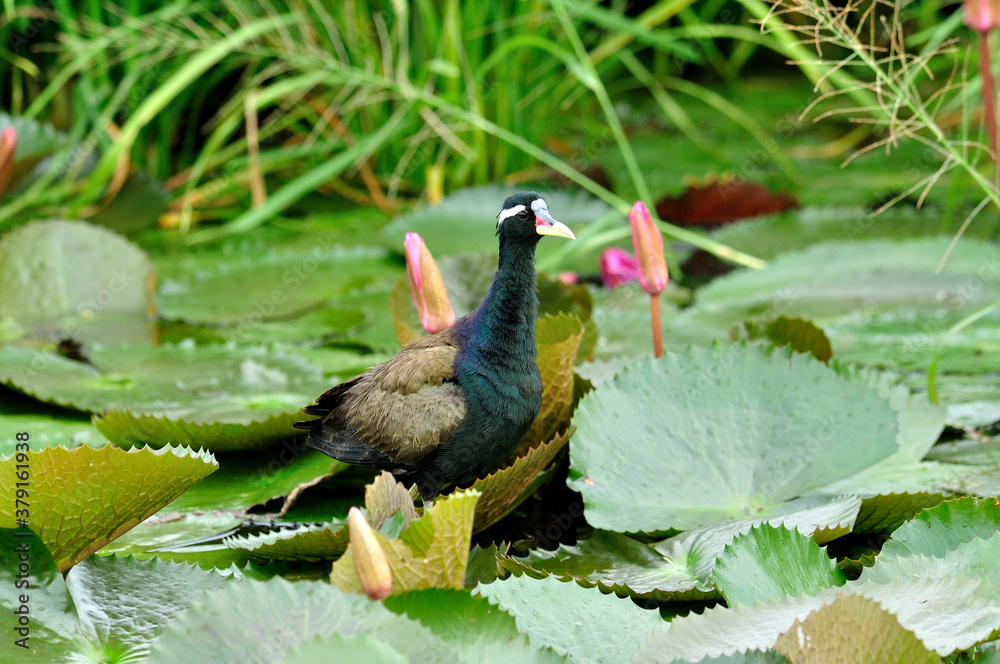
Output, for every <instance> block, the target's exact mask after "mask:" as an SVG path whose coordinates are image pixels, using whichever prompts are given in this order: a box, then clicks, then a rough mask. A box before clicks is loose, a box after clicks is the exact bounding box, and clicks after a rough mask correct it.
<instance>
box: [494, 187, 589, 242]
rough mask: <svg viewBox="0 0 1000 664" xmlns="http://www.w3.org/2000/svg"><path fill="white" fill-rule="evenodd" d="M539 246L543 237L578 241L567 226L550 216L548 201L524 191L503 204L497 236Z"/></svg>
mask: <svg viewBox="0 0 1000 664" xmlns="http://www.w3.org/2000/svg"><path fill="white" fill-rule="evenodd" d="M501 233H502V234H503V235H504V236H505V237H509V238H514V239H518V240H521V241H529V240H530V241H533V242H537V241H538V240H539V239H541V236H542V235H553V236H555V237H564V238H567V239H569V240H575V239H576V236H575V235H573V231H571V230H570V229H569V228H568V227H567V226H566V224H563V223H561V222H558V221H556V220H555V219H553V218H552V215H550V214H549V206H548V204H547V203H546V202H545V199H544V198H542V197H541V196H540V195H538V194H537V193H535V192H533V191H521V192H518V193H516V194H514V195H513V196H510V197H509V198H508V199H507V200H505V201H504V202H503V207H502V208H501V209H500V214H498V215H497V235H500V234H501Z"/></svg>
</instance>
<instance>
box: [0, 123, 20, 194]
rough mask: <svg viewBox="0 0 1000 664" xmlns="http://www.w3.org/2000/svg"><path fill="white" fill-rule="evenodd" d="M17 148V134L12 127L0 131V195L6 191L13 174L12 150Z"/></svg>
mask: <svg viewBox="0 0 1000 664" xmlns="http://www.w3.org/2000/svg"><path fill="white" fill-rule="evenodd" d="M16 147H17V132H16V131H15V130H14V128H13V127H7V128H5V129H4V130H3V131H0V195H2V194H3V192H5V191H7V185H8V184H9V183H10V177H11V175H13V173H14V149H15V148H16Z"/></svg>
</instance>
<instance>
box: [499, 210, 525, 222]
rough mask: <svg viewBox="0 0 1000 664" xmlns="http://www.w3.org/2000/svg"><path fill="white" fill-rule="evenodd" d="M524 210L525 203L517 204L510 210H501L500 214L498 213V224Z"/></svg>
mask: <svg viewBox="0 0 1000 664" xmlns="http://www.w3.org/2000/svg"><path fill="white" fill-rule="evenodd" d="M524 211H525V207H524V206H523V205H515V206H514V207H512V208H511V209H509V210H501V211H500V214H498V215H497V226H499V225H500V224H502V223H503V222H504V220H505V219H510V218H511V217H513V216H515V215H517V214H520V213H521V212H524Z"/></svg>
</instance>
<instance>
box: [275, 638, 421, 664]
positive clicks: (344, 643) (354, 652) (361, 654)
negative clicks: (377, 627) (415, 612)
mask: <svg viewBox="0 0 1000 664" xmlns="http://www.w3.org/2000/svg"><path fill="white" fill-rule="evenodd" d="M330 653H337V658H338V659H340V660H341V661H345V662H365V664H407V662H409V661H410V660H409V658H407V657H406V655H404V654H403V653H402V652H400V651H399V650H397V649H396V648H393V647H392V646H391V645H389V644H388V643H386V642H385V641H380V640H378V639H376V638H375V637H373V636H369V635H368V634H354V635H352V636H344V635H342V634H337V633H336V632H333V633H331V634H323V635H320V636H317V637H315V638H314V639H312V640H310V641H306V642H304V643H302V644H301V645H298V646H295V647H294V648H292V649H291V650H289V651H288V654H287V655H286V656H285V657H284V658H282V660H281V664H314V662H321V661H323V660H324V659H325V658H327V657H329V656H330Z"/></svg>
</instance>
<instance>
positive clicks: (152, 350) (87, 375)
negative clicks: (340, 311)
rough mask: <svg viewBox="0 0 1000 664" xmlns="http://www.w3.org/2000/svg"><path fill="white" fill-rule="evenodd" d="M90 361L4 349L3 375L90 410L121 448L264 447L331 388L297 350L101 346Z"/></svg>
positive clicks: (44, 396)
mask: <svg viewBox="0 0 1000 664" xmlns="http://www.w3.org/2000/svg"><path fill="white" fill-rule="evenodd" d="M88 359H89V360H90V363H89V364H86V363H83V362H75V361H73V360H69V359H67V358H64V357H61V356H59V355H54V354H51V353H44V352H41V351H36V350H31V349H27V348H19V347H13V346H6V347H4V348H3V349H2V350H0V382H3V383H5V384H7V385H9V386H11V387H14V388H15V389H17V390H20V391H22V392H25V393H27V394H30V395H32V396H34V397H36V398H38V399H41V400H43V401H47V402H50V403H56V404H59V405H62V406H68V407H71V408H76V409H78V410H83V411H89V412H93V413H105V412H108V415H107V419H105V418H104V417H103V416H101V417H98V418H97V419H96V421H95V424H96V425H97V427H98V429H100V430H101V432H102V433H104V434H105V435H106V436H108V438H110V439H111V441H112V442H114V443H117V444H121V445H137V444H149V445H153V446H160V445H163V444H166V443H169V442H185V443H186V444H190V445H191V446H192V447H197V446H201V447H207V448H212V449H220V450H227V449H229V450H232V449H249V448H255V447H265V446H268V445H271V444H273V443H274V442H275V441H276V440H279V439H281V438H284V437H286V436H289V435H291V434H292V433H294V432H293V431H292V430H291V423H292V422H294V421H296V418H297V417H298V411H299V409H300V408H301V407H302V405H303V404H307V403H310V402H311V401H312V399H314V398H315V396H316V394H319V393H321V392H323V391H325V390H326V389H327V387H329V385H328V384H327V381H325V380H324V379H323V378H322V376H321V375H320V373H319V372H318V371H317V370H316V369H314V368H313V367H311V366H310V365H307V364H306V363H305V362H303V361H302V360H300V359H298V358H297V357H294V356H290V355H283V354H281V353H278V352H275V351H270V350H267V349H264V348H246V347H237V346H235V345H219V346H196V345H195V344H194V343H186V342H184V343H180V344H176V345H164V346H158V347H127V348H95V349H93V350H92V351H91V352H90V353H89V358H88Z"/></svg>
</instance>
